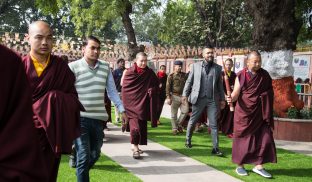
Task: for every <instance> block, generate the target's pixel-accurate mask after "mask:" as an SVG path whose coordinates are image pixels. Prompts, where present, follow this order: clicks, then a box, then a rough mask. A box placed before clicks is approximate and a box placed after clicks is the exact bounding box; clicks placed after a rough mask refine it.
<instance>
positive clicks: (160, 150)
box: [102, 104, 312, 182]
mask: <svg viewBox="0 0 312 182" xmlns="http://www.w3.org/2000/svg"><path fill="white" fill-rule="evenodd" d="M162 117H167V118H170V106H168V105H166V104H165V105H164V109H163V113H162ZM109 128H110V131H105V135H106V139H107V142H104V145H103V147H102V152H103V153H104V154H105V155H107V156H109V157H110V158H111V159H113V160H114V161H116V162H117V163H119V164H120V165H121V166H123V167H124V168H126V169H127V170H129V171H130V172H132V173H133V174H135V175H136V176H138V177H139V178H140V179H141V180H142V181H144V182H154V181H155V182H156V181H157V182H159V181H161V182H174V181H179V182H189V181H196V182H202V181H208V180H209V181H214V182H218V181H222V182H223V181H227V182H231V181H240V180H238V179H236V178H234V177H232V176H230V175H228V174H225V173H223V172H220V171H218V170H216V169H214V168H212V167H209V166H207V165H205V164H203V163H200V162H198V161H196V160H193V159H192V158H189V157H187V156H184V155H182V154H180V153H177V152H175V151H173V150H171V149H169V148H167V147H164V146H162V145H160V144H158V143H155V142H152V141H148V146H142V148H141V149H142V150H143V151H144V154H142V156H143V158H142V159H140V160H135V159H133V158H132V151H131V150H130V144H129V138H130V136H129V133H122V132H121V129H120V128H118V127H117V126H114V125H111V124H110V125H109ZM276 146H277V147H278V148H284V149H286V150H291V151H294V152H298V153H303V154H306V155H310V156H312V142H290V141H280V140H277V141H276Z"/></svg>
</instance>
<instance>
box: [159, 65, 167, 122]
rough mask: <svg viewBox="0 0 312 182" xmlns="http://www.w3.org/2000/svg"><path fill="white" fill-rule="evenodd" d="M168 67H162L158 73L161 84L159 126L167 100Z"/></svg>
mask: <svg viewBox="0 0 312 182" xmlns="http://www.w3.org/2000/svg"><path fill="white" fill-rule="evenodd" d="M167 77H168V76H167V74H166V66H165V65H161V66H160V70H159V71H158V72H157V78H158V82H159V104H158V108H157V118H158V120H157V124H158V125H159V124H160V115H161V112H162V109H163V106H164V103H165V100H166V83H167Z"/></svg>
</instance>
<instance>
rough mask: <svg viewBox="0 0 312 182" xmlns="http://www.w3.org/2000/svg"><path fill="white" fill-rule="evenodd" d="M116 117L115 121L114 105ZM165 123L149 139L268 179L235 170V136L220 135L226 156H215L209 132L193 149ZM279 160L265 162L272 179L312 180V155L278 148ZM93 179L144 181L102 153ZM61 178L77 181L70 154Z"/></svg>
mask: <svg viewBox="0 0 312 182" xmlns="http://www.w3.org/2000/svg"><path fill="white" fill-rule="evenodd" d="M112 117H113V118H112V119H113V121H114V111H113V108H112ZM161 123H162V125H160V126H158V127H157V128H151V127H150V126H149V128H148V130H149V131H148V138H149V139H150V140H153V141H155V142H157V143H160V144H162V145H164V146H167V147H169V148H171V149H173V150H175V151H177V152H179V153H182V154H184V155H186V156H189V157H191V158H193V159H195V160H198V161H200V162H202V163H204V164H207V165H209V166H211V167H214V168H216V169H218V170H220V171H223V172H225V173H227V174H229V175H231V176H234V177H236V178H239V179H241V180H243V181H257V182H258V181H268V179H265V178H263V177H261V176H259V175H257V174H255V173H253V172H250V171H251V169H252V167H253V166H251V165H246V166H245V167H246V169H247V170H248V171H249V176H244V177H241V176H238V175H236V173H235V171H234V169H235V167H236V166H235V164H233V163H232V162H231V148H232V140H231V139H228V138H227V137H225V136H223V135H220V149H221V150H222V151H223V152H224V153H225V156H224V157H216V156H212V155H211V149H212V143H211V139H210V135H209V136H208V134H207V132H203V133H194V135H193V138H192V144H193V148H191V149H187V148H185V147H184V142H185V132H184V133H183V134H181V135H176V136H173V135H172V134H171V123H170V120H169V119H166V118H161ZM119 125H120V124H119ZM104 145H105V143H104ZM277 159H278V163H277V164H266V165H265V168H266V169H267V170H268V171H269V172H270V173H271V174H272V175H273V179H271V180H273V181H281V182H285V181H286V182H292V181H296V182H297V181H300V182H304V181H307V182H310V181H312V157H309V156H305V155H302V154H297V153H294V152H290V151H286V150H283V149H278V150H277ZM90 179H91V181H92V182H97V181H99V182H102V181H108V182H109V181H113V182H120V181H127V182H128V181H129V182H132V181H141V180H140V179H138V178H137V177H136V176H134V175H133V174H131V173H130V172H128V171H127V170H126V169H124V168H123V167H121V166H120V165H118V164H117V163H116V162H114V161H112V160H111V159H110V158H108V157H106V156H104V155H102V156H101V158H100V160H99V161H98V162H97V163H96V165H95V167H94V168H93V169H91V170H90ZM58 181H60V182H63V181H66V182H67V181H70V182H71V181H76V175H75V169H72V168H70V167H69V166H68V156H65V155H64V156H62V161H61V165H60V169H59V175H58Z"/></svg>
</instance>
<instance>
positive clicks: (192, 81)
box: [182, 47, 225, 156]
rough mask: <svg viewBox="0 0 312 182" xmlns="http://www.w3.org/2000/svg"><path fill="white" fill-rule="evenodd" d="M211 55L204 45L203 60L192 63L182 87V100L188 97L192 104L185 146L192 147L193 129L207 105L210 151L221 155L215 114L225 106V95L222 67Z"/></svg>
mask: <svg viewBox="0 0 312 182" xmlns="http://www.w3.org/2000/svg"><path fill="white" fill-rule="evenodd" d="M213 55H214V49H213V48H211V47H206V48H204V49H203V58H204V60H203V61H201V62H197V63H194V64H193V66H192V68H191V71H190V74H189V76H188V79H187V80H186V83H185V86H184V89H183V93H182V102H187V97H188V101H189V102H190V103H191V104H192V115H191V118H190V120H189V122H188V126H187V132H186V143H185V146H186V147H187V148H191V147H192V144H191V138H192V133H193V129H194V127H195V124H196V122H197V120H198V118H199V117H200V115H201V113H202V111H203V110H204V109H205V107H206V106H207V115H208V119H209V127H210V128H211V137H212V143H213V149H212V152H211V153H212V154H214V155H217V156H222V155H223V154H222V152H221V151H220V150H219V141H218V125H217V116H218V112H219V111H220V108H221V109H223V108H224V106H225V97H224V91H223V84H222V77H221V71H222V67H221V66H220V65H218V64H216V63H214V62H213V60H214V56H213Z"/></svg>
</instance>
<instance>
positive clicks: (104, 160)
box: [57, 155, 141, 182]
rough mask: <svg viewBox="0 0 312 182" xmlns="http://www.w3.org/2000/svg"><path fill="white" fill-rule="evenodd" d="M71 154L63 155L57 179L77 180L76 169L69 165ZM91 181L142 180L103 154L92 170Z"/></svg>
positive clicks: (64, 181) (126, 181)
mask: <svg viewBox="0 0 312 182" xmlns="http://www.w3.org/2000/svg"><path fill="white" fill-rule="evenodd" d="M68 161H69V156H68V155H63V156H62V160H61V164H60V168H59V173H58V177H57V181H60V182H74V181H77V178H76V169H74V168H71V167H69V165H68ZM89 174H90V181H92V182H103V181H105V182H116V181H118V182H119V181H120V182H122V181H125V182H128V181H130V182H140V181H141V180H140V179H139V178H137V177H136V176H134V175H133V174H132V173H130V172H129V171H127V170H126V169H125V168H123V167H121V166H120V165H119V164H117V163H116V162H115V161H113V160H111V159H110V158H108V157H107V156H105V155H101V157H100V159H99V160H98V161H97V162H96V164H95V166H94V167H93V168H92V169H91V170H90V173H89Z"/></svg>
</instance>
